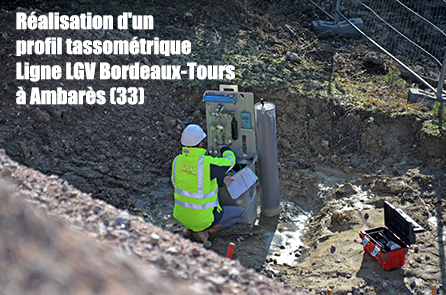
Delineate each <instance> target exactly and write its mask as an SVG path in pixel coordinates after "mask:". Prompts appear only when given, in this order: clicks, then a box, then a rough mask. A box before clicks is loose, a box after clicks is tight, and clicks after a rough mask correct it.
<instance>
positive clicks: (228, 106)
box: [203, 85, 257, 224]
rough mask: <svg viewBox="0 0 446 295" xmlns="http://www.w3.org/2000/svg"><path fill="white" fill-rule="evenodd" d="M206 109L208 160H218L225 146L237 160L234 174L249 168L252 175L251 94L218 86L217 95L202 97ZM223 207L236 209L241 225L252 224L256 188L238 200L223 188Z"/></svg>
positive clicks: (253, 158) (234, 88) (252, 132)
mask: <svg viewBox="0 0 446 295" xmlns="http://www.w3.org/2000/svg"><path fill="white" fill-rule="evenodd" d="M203 100H204V102H205V107H206V125H207V139H208V141H207V144H208V146H207V149H208V154H209V155H211V156H221V154H220V148H221V146H223V145H224V146H228V147H230V148H231V150H232V151H233V152H234V154H235V156H236V164H235V166H234V167H233V171H232V172H233V173H236V172H238V171H240V170H241V169H243V168H245V167H249V168H250V169H251V170H252V171H254V172H255V163H256V161H257V149H256V130H255V125H256V124H255V118H254V114H255V113H254V94H253V93H250V92H238V87H237V86H236V85H220V90H219V91H214V90H207V91H206V92H205V93H204V94H203ZM218 197H219V201H220V204H221V205H222V206H238V207H240V208H241V209H242V210H243V217H242V218H241V219H240V221H239V222H240V223H245V224H252V223H254V221H255V219H256V215H257V204H256V200H257V184H255V185H253V186H251V187H250V188H249V189H248V190H247V191H246V192H244V193H243V194H242V195H241V196H240V197H238V198H237V199H235V200H234V199H232V198H231V196H230V195H229V193H228V191H227V189H226V187H225V188H224V189H220V190H219V194H218Z"/></svg>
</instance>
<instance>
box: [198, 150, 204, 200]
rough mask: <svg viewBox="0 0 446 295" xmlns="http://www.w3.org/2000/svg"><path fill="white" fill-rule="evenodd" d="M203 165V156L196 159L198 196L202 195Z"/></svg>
mask: <svg viewBox="0 0 446 295" xmlns="http://www.w3.org/2000/svg"><path fill="white" fill-rule="evenodd" d="M203 164H204V156H200V157H198V167H197V169H198V171H197V178H198V193H199V194H203Z"/></svg>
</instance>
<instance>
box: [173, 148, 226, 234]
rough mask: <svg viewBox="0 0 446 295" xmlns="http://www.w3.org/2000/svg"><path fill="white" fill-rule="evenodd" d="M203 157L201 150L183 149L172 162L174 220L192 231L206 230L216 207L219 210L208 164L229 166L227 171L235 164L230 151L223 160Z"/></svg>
mask: <svg viewBox="0 0 446 295" xmlns="http://www.w3.org/2000/svg"><path fill="white" fill-rule="evenodd" d="M205 154H206V150H205V149H203V148H197V147H183V152H182V154H181V155H178V156H177V157H176V158H175V159H174V161H173V163H172V177H171V179H172V184H173V186H174V189H175V207H174V209H173V217H175V219H176V220H178V221H179V222H180V223H181V224H182V225H183V226H185V227H186V228H188V229H190V230H193V231H202V230H205V229H206V228H208V227H209V226H210V225H211V224H212V222H213V221H214V215H213V213H212V211H213V210H214V208H215V207H217V208H218V209H217V210H218V211H219V212H220V211H221V207H220V205H219V203H218V184H217V178H214V179H212V180H211V164H213V165H216V166H229V167H230V168H229V169H231V168H232V167H233V166H234V164H235V155H234V153H233V152H232V151H231V150H226V151H225V152H224V153H223V155H222V156H223V157H222V158H215V157H212V156H205ZM229 169H228V170H229Z"/></svg>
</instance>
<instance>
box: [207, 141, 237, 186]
mask: <svg viewBox="0 0 446 295" xmlns="http://www.w3.org/2000/svg"><path fill="white" fill-rule="evenodd" d="M220 151H221V154H222V158H215V160H214V161H212V163H211V180H212V179H214V178H217V182H218V184H219V185H223V177H224V176H225V174H226V172H228V171H229V170H230V169H231V168H232V167H234V165H235V155H234V152H233V151H232V150H231V149H230V148H229V147H227V146H222V147H221V150H220ZM220 178H221V179H220Z"/></svg>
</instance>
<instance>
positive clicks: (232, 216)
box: [209, 206, 243, 228]
mask: <svg viewBox="0 0 446 295" xmlns="http://www.w3.org/2000/svg"><path fill="white" fill-rule="evenodd" d="M221 208H222V209H223V210H221V211H220V212H217V209H214V212H213V213H214V222H212V224H211V226H210V227H209V228H211V227H213V226H214V225H217V224H221V227H222V228H224V227H227V226H230V225H232V224H234V223H236V222H237V221H239V220H240V218H241V217H242V216H243V211H242V209H240V208H239V207H237V206H221Z"/></svg>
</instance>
